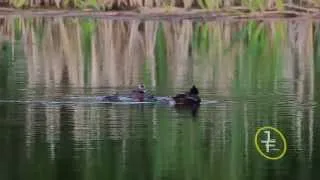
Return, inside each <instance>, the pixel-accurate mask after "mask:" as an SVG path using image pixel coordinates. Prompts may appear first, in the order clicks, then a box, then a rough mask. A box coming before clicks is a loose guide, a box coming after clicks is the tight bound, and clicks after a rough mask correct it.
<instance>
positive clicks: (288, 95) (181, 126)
mask: <svg viewBox="0 0 320 180" xmlns="http://www.w3.org/2000/svg"><path fill="white" fill-rule="evenodd" d="M0 20H1V21H0V33H1V34H0V48H1V49H0V179H1V180H15V179H23V180H36V179H41V180H43V179H48V180H49V179H59V180H63V179H66V180H70V179H77V180H81V179H83V180H94V179H99V180H101V179H112V180H116V179H137V180H143V179H145V180H151V179H154V180H155V179H166V180H169V179H172V180H179V179H181V180H182V179H183V180H187V179H190V180H191V179H192V180H196V179H199V180H206V179H208V180H209V179H210V180H212V179H218V180H248V179H256V180H267V179H268V180H269V179H281V180H282V179H290V180H315V179H318V178H317V177H318V176H317V173H318V172H319V170H320V154H319V153H320V152H319V151H320V147H319V141H320V139H319V138H320V131H319V121H318V119H319V118H320V114H319V113H320V109H319V106H318V103H319V98H320V96H319V95H320V94H319V88H320V87H319V85H320V84H319V83H318V82H319V80H318V79H319V77H320V63H319V62H320V61H319V60H320V46H319V45H320V36H319V35H320V31H319V28H320V25H319V24H318V23H315V22H312V21H306V20H304V21H298V20H275V21H270V20H269V21H249V22H229V21H213V22H201V23H200V22H190V21H180V22H168V21H166V22H155V21H147V22H139V21H116V20H103V19H90V18H84V19H78V18H13V17H5V18H2V19H0ZM140 82H144V83H145V84H146V86H147V87H148V89H150V91H152V92H153V93H154V94H156V95H161V96H170V95H174V94H175V93H179V92H184V91H185V90H188V89H189V88H190V87H191V85H192V84H196V85H197V86H198V87H199V90H200V94H201V97H202V98H203V100H204V101H205V102H208V101H211V102H212V103H204V104H202V105H201V107H200V109H199V112H198V115H197V116H196V117H193V116H191V112H189V111H188V110H181V109H175V108H170V107H166V106H159V105H151V104H139V105H120V104H101V103H99V102H97V101H96V100H95V99H94V97H95V96H100V95H109V94H112V93H114V92H118V91H119V92H126V91H129V90H130V89H131V88H133V87H135V86H136V85H137V84H138V83H140ZM215 100H217V102H216V103H213V102H214V101H215ZM262 126H273V127H276V128H278V129H279V130H281V132H283V134H284V135H285V137H286V139H287V143H288V150H287V153H286V154H285V156H284V157H283V158H281V159H280V160H276V161H271V160H267V159H266V158H264V157H263V156H261V155H260V154H259V153H258V151H257V150H256V148H255V145H254V135H255V133H256V131H257V128H259V127H262Z"/></svg>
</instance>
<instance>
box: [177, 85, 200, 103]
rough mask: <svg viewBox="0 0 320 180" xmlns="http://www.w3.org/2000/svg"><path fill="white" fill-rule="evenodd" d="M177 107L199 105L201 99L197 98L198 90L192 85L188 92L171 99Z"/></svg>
mask: <svg viewBox="0 0 320 180" xmlns="http://www.w3.org/2000/svg"><path fill="white" fill-rule="evenodd" d="M172 98H173V99H174V101H175V102H176V104H177V105H199V104H200V103H201V98H200V97H199V90H198V88H197V87H196V86H195V85H193V86H192V87H191V89H190V90H189V92H186V93H182V94H177V95H176V96H174V97H172Z"/></svg>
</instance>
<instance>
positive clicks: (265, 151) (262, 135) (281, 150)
mask: <svg viewBox="0 0 320 180" xmlns="http://www.w3.org/2000/svg"><path fill="white" fill-rule="evenodd" d="M254 142H255V145H256V148H257V150H258V152H259V153H260V154H261V155H262V156H263V157H265V158H267V159H270V160H278V159H281V158H282V157H283V156H284V155H285V153H286V152H287V141H286V139H285V137H284V136H283V134H282V133H281V132H280V131H279V130H278V129H276V128H274V127H271V126H265V127H262V128H259V129H258V130H257V132H256V135H255V138H254ZM261 146H262V147H263V148H261Z"/></svg>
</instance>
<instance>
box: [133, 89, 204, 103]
mask: <svg viewBox="0 0 320 180" xmlns="http://www.w3.org/2000/svg"><path fill="white" fill-rule="evenodd" d="M130 96H131V98H133V99H136V100H138V101H141V102H142V101H144V100H145V99H153V98H154V96H153V95H152V94H150V93H149V92H148V91H147V90H146V89H145V86H144V85H143V84H139V85H138V87H137V88H136V89H134V90H132V92H131V94H130ZM172 99H173V100H174V101H175V104H176V105H186V106H189V105H192V106H195V105H200V102H201V99H200V97H199V90H198V88H197V87H196V86H195V85H193V86H192V87H191V89H190V90H189V91H188V92H185V93H180V94H177V95H175V96H173V97H172Z"/></svg>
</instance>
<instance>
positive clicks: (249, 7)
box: [0, 0, 319, 12]
mask: <svg viewBox="0 0 320 180" xmlns="http://www.w3.org/2000/svg"><path fill="white" fill-rule="evenodd" d="M2 1H3V2H2V4H6V5H7V6H11V7H15V8H37V7H41V8H59V9H65V8H79V9H88V8H90V9H95V10H132V9H136V8H142V7H148V8H150V7H151V8H158V7H168V6H169V7H180V8H185V9H189V8H195V9H208V10H218V9H224V10H235V11H241V10H244V11H265V10H284V9H288V10H298V11H300V12H301V11H308V10H306V9H305V8H306V7H307V8H308V7H312V8H318V4H319V1H317V0H298V1H287V0H145V1H141V0H110V1H103V0H51V1H50V0H49V1H48V0H39V1H33V0H8V1H4V0H2ZM0 2H1V1H0ZM298 6H300V7H302V6H303V7H304V8H300V9H299V7H298ZM234 7H236V8H234ZM297 8H298V9H297ZM313 10H314V9H313Z"/></svg>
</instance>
